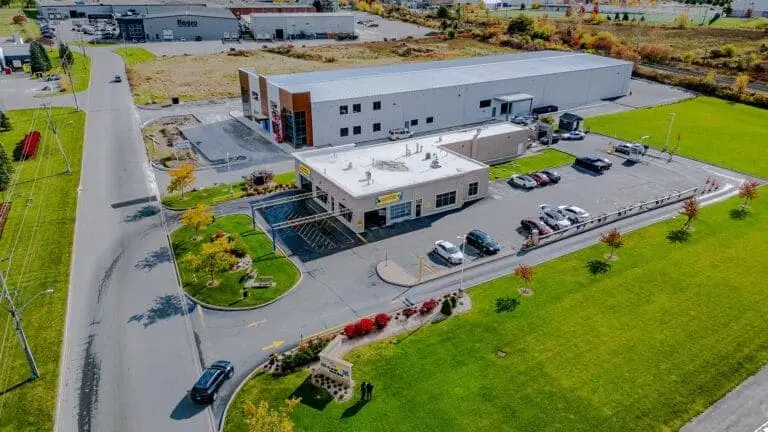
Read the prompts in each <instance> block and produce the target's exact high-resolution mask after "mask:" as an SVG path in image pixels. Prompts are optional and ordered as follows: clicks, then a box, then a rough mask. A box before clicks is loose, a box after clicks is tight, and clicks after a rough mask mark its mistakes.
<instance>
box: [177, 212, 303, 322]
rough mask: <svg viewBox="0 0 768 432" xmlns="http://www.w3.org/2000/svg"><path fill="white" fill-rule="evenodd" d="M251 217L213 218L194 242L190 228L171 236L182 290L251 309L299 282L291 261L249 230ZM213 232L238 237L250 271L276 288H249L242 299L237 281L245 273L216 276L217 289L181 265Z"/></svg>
mask: <svg viewBox="0 0 768 432" xmlns="http://www.w3.org/2000/svg"><path fill="white" fill-rule="evenodd" d="M251 226H252V225H251V218H250V216H247V215H230V216H223V217H219V218H217V219H216V220H215V221H214V222H213V223H212V224H211V225H209V226H208V227H207V228H206V229H205V231H200V233H199V235H200V236H202V240H200V241H194V240H192V238H193V237H194V236H196V235H198V234H197V233H195V231H194V230H193V229H191V228H187V227H181V228H179V229H177V230H175V231H174V232H172V233H171V239H172V241H173V251H174V253H175V254H176V258H177V262H178V265H179V273H180V274H181V280H182V284H183V286H184V290H186V291H187V293H189V294H190V295H191V296H193V297H195V298H196V299H199V300H200V301H202V302H205V303H208V304H213V305H218V306H229V307H247V306H255V305H260V304H263V303H266V302H268V301H270V300H274V299H276V298H277V297H279V296H281V295H282V294H284V293H285V292H287V291H288V290H290V289H291V288H293V287H294V286H295V285H296V283H297V282H298V281H299V276H300V273H299V269H298V268H297V267H296V266H295V265H294V264H293V262H292V261H291V260H289V259H288V258H285V257H283V256H282V255H280V254H277V253H275V252H272V240H271V239H270V237H269V236H267V234H266V233H264V232H263V231H262V230H260V229H258V228H257V229H255V230H254V229H252V228H251ZM216 231H224V232H226V233H229V234H239V235H240V237H241V238H242V239H243V240H244V241H245V243H246V245H248V248H249V250H250V256H251V258H252V259H253V268H255V269H256V270H257V271H258V275H259V276H271V277H272V278H273V280H274V281H275V283H276V285H275V286H273V287H271V288H252V289H251V290H250V295H249V296H248V298H247V299H245V300H243V284H242V283H241V282H240V278H241V277H243V275H244V274H245V271H237V272H227V273H224V274H218V275H216V280H219V281H220V284H219V286H216V287H208V286H206V282H207V281H208V279H209V275H208V274H206V273H205V272H199V273H195V272H194V271H193V270H191V269H190V268H189V266H188V265H187V264H186V262H184V256H185V255H186V254H187V253H190V252H191V253H198V252H199V250H200V248H201V247H202V245H203V243H204V242H206V241H208V240H210V239H211V238H212V236H213V235H214V234H215V233H216Z"/></svg>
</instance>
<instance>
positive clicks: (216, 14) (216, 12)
mask: <svg viewBox="0 0 768 432" xmlns="http://www.w3.org/2000/svg"><path fill="white" fill-rule="evenodd" d="M175 16H179V17H185V16H198V17H206V18H232V19H233V20H234V19H237V18H235V15H233V14H232V12H230V11H229V9H218V8H205V9H202V10H201V9H197V10H189V11H185V12H168V13H155V14H147V15H141V16H139V18H167V17H175ZM121 18H123V17H121ZM124 18H131V17H124Z"/></svg>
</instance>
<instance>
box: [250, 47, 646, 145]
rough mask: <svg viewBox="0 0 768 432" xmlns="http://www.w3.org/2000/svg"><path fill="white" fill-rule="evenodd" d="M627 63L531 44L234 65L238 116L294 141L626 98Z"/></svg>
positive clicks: (361, 137)
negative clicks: (335, 65)
mask: <svg viewBox="0 0 768 432" xmlns="http://www.w3.org/2000/svg"><path fill="white" fill-rule="evenodd" d="M631 75H632V63H631V62H627V61H623V60H617V59H613V58H608V57H601V56H595V55H590V54H581V53H568V52H556V51H539V52H529V53H522V54H510V55H502V56H489V57H474V58H467V59H459V60H448V61H438V62H424V63H409V64H398V65H391V66H379V67H367V68H357V69H341V70H332V71H320V72H309V73H299V74H291V75H272V76H264V75H259V74H258V71H256V70H254V69H240V87H241V95H242V102H243V115H244V116H245V117H246V118H248V119H250V120H253V121H255V122H258V124H259V125H260V126H261V127H262V128H263V129H265V130H266V131H267V132H268V133H271V134H272V136H273V137H274V139H275V140H276V141H277V142H285V143H289V144H292V145H293V146H296V147H299V146H305V145H306V146H312V145H328V144H332V145H338V144H347V143H351V142H364V141H370V140H376V139H381V138H385V137H387V136H388V131H390V130H392V129H396V128H403V127H405V128H408V129H410V131H411V132H415V133H418V132H429V131H435V130H439V129H444V128H449V127H456V126H465V125H472V124H479V123H483V122H487V121H493V120H500V119H505V118H507V117H508V116H509V115H517V114H529V113H530V110H531V107H537V106H542V105H556V106H558V107H559V108H560V109H567V108H572V107H576V106H581V105H585V104H588V103H591V102H595V101H599V100H602V99H607V98H613V97H619V96H624V95H626V94H627V92H628V90H629V81H630V77H631Z"/></svg>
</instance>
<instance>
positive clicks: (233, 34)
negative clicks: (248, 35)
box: [117, 8, 240, 42]
mask: <svg viewBox="0 0 768 432" xmlns="http://www.w3.org/2000/svg"><path fill="white" fill-rule="evenodd" d="M117 25H118V26H119V27H120V35H121V37H123V36H124V37H125V39H126V40H129V41H147V42H150V41H174V40H176V41H179V40H184V41H203V40H233V39H239V38H240V24H239V22H238V20H237V18H235V16H234V15H232V13H231V12H230V11H229V10H228V9H224V8H204V9H196V10H191V11H184V12H180V13H179V12H175V13H157V14H146V15H132V16H122V17H119V18H117Z"/></svg>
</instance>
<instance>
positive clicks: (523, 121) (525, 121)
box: [509, 116, 528, 126]
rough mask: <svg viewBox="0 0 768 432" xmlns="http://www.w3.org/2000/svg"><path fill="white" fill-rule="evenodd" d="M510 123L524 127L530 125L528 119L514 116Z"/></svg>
mask: <svg viewBox="0 0 768 432" xmlns="http://www.w3.org/2000/svg"><path fill="white" fill-rule="evenodd" d="M509 121H511V122H512V123H514V124H519V125H523V126H527V125H528V119H527V118H525V117H523V116H514V117H512V118H511V119H510V120H509Z"/></svg>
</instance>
